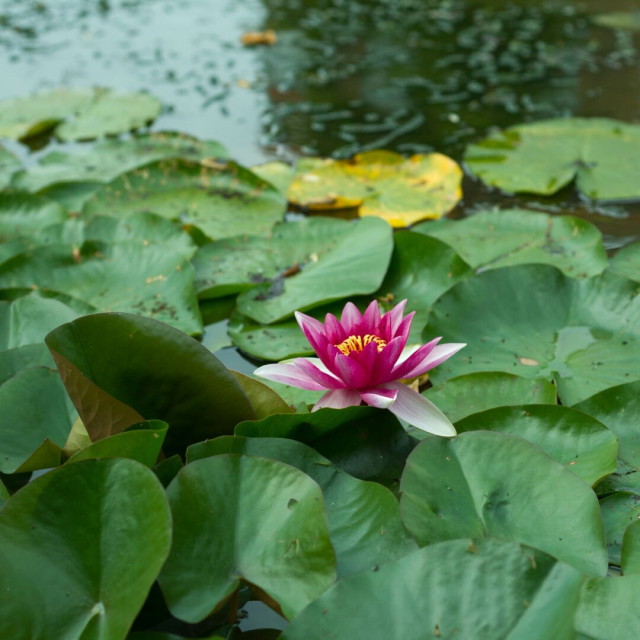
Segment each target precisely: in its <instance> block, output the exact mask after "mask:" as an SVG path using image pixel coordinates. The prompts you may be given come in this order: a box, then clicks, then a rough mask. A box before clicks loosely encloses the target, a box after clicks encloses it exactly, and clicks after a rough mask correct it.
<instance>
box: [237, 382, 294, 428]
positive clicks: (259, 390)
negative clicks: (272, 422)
mask: <svg viewBox="0 0 640 640" xmlns="http://www.w3.org/2000/svg"><path fill="white" fill-rule="evenodd" d="M231 373H232V374H233V377H234V378H235V379H236V381H237V382H238V384H239V385H240V386H241V387H242V390H243V391H244V392H245V394H246V395H247V398H249V400H250V401H251V406H252V407H253V410H254V411H255V413H256V418H257V419H258V420H261V419H262V418H266V417H267V416H271V415H273V414H275V413H292V409H291V407H290V406H289V405H288V404H287V403H286V402H285V401H284V400H283V399H282V398H281V397H280V396H279V395H278V394H277V393H276V392H275V391H274V390H273V389H272V388H271V387H269V386H267V385H266V384H264V382H262V380H258V379H256V378H252V377H251V376H246V375H244V373H239V372H238V371H231Z"/></svg>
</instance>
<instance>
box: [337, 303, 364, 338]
mask: <svg viewBox="0 0 640 640" xmlns="http://www.w3.org/2000/svg"><path fill="white" fill-rule="evenodd" d="M360 322H362V314H361V313H360V312H359V311H358V307H356V305H355V304H353V302H347V304H345V305H344V309H343V310H342V315H341V316H340V324H341V325H342V328H343V329H344V330H345V332H346V334H347V336H350V335H351V334H352V333H355V330H356V329H358V328H359V324H360Z"/></svg>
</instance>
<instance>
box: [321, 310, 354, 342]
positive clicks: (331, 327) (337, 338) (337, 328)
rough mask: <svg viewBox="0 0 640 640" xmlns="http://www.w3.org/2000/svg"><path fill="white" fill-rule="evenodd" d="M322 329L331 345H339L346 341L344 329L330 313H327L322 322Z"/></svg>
mask: <svg viewBox="0 0 640 640" xmlns="http://www.w3.org/2000/svg"><path fill="white" fill-rule="evenodd" d="M324 328H325V331H326V335H327V340H328V341H329V342H330V343H331V344H340V343H341V342H342V341H343V340H346V339H347V338H348V337H349V334H347V333H346V332H345V330H344V327H343V326H342V325H341V324H340V322H339V321H338V319H337V318H336V317H335V316H334V315H333V314H332V313H327V316H326V318H325V321H324Z"/></svg>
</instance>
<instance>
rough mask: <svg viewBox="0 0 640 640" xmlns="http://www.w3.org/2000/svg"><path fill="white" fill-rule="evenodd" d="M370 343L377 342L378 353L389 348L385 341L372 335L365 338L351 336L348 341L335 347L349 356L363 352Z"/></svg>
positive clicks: (368, 334)
mask: <svg viewBox="0 0 640 640" xmlns="http://www.w3.org/2000/svg"><path fill="white" fill-rule="evenodd" d="M370 342H375V343H376V344H377V345H378V353H380V352H381V351H382V350H383V349H384V348H385V347H386V346H387V343H386V341H385V340H383V339H382V338H378V336H374V335H371V334H370V333H367V335H365V336H349V337H348V338H347V339H346V340H343V341H342V342H341V343H340V344H336V345H334V346H335V347H337V348H338V349H340V351H341V352H342V353H344V355H345V356H348V355H349V354H350V353H351V352H352V351H362V350H363V349H364V348H365V347H366V346H367V345H368V344H369V343H370Z"/></svg>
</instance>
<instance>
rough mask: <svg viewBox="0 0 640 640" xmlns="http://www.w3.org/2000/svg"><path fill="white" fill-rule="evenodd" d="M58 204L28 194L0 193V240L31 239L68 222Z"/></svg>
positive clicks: (64, 212)
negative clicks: (61, 223)
mask: <svg viewBox="0 0 640 640" xmlns="http://www.w3.org/2000/svg"><path fill="white" fill-rule="evenodd" d="M68 219H69V218H68V216H67V213H66V211H65V210H64V208H63V207H62V206H60V205H59V204H58V203H57V202H53V201H51V200H47V199H45V198H39V197H37V196H33V195H31V194H28V193H0V240H2V241H6V240H8V239H11V238H15V237H16V236H24V237H30V236H31V235H32V234H33V232H35V231H38V230H39V229H42V228H43V227H46V226H47V225H51V224H56V223H59V222H64V221H65V220H68Z"/></svg>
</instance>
